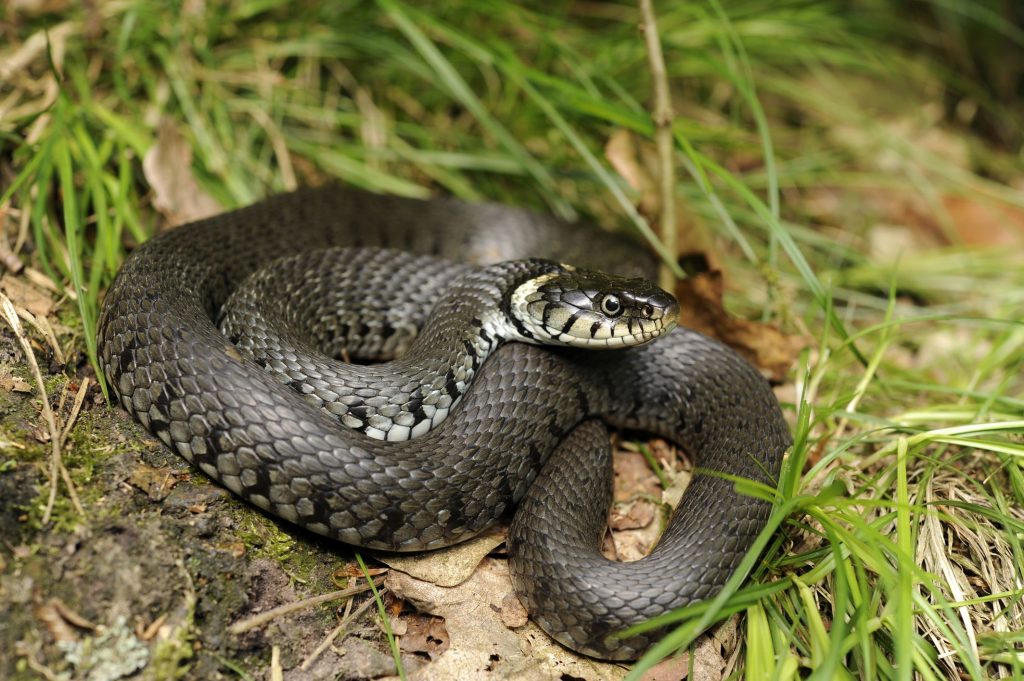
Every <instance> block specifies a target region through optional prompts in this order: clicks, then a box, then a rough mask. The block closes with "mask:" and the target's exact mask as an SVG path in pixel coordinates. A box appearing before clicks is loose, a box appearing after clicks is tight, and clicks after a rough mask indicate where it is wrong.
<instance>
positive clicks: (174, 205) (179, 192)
mask: <svg viewBox="0 0 1024 681" xmlns="http://www.w3.org/2000/svg"><path fill="white" fill-rule="evenodd" d="M142 171H143V174H144V175H145V176H146V181H147V182H149V186H151V187H152V188H153V206H154V207H155V208H156V209H157V210H158V211H160V212H161V213H163V215H164V216H165V217H166V218H167V221H168V223H169V224H172V225H176V224H180V223H183V222H192V221H194V220H200V219H202V218H206V217H210V216H211V215H216V214H217V213H220V212H222V211H223V208H222V207H221V205H220V204H219V203H217V201H216V200H215V199H214V198H213V197H212V196H210V195H209V194H207V193H206V191H205V190H204V189H203V188H202V187H201V186H200V185H199V182H198V181H197V180H196V177H195V174H194V173H193V172H192V148H191V147H190V146H189V144H188V142H187V141H186V140H185V138H184V137H183V136H182V135H181V133H180V132H179V131H178V129H177V127H175V125H174V123H173V122H171V121H170V119H164V120H163V121H161V122H160V125H159V126H158V128H157V140H156V143H155V144H154V145H153V146H152V147H150V148H149V151H147V152H146V156H145V158H143V160H142Z"/></svg>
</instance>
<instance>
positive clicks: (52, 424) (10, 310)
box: [0, 293, 61, 525]
mask: <svg viewBox="0 0 1024 681" xmlns="http://www.w3.org/2000/svg"><path fill="white" fill-rule="evenodd" d="M0 307H2V309H3V316H4V318H5V319H6V320H7V323H8V324H9V325H10V327H11V330H12V331H14V336H15V338H17V339H18V343H19V344H20V345H21V350H22V352H24V353H25V361H26V362H28V365H29V368H30V369H31V370H32V377H33V378H34V379H35V381H36V387H37V388H38V389H39V395H40V397H41V398H42V403H43V405H42V406H43V420H44V421H46V427H47V429H48V430H49V431H50V496H49V498H48V499H47V501H46V510H45V511H44V512H43V524H44V525H45V524H47V523H48V522H50V516H51V515H52V514H53V505H54V503H56V501H57V480H58V478H59V477H60V469H61V451H60V430H59V429H58V428H57V419H56V418H54V415H53V410H52V409H50V399H49V398H48V397H47V396H46V388H45V387H44V386H43V374H42V372H41V371H39V364H38V363H37V362H36V356H35V354H34V353H33V352H32V345H31V344H30V343H29V342H28V336H26V335H25V330H24V328H22V326H21V320H20V319H18V312H17V310H15V308H14V303H12V302H11V299H10V298H8V297H7V296H5V295H4V294H2V293H0Z"/></svg>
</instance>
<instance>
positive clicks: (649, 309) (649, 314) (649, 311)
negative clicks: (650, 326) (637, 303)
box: [643, 305, 654, 319]
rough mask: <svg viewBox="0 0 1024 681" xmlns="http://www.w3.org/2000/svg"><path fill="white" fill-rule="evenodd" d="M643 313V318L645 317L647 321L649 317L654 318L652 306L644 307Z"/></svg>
mask: <svg viewBox="0 0 1024 681" xmlns="http://www.w3.org/2000/svg"><path fill="white" fill-rule="evenodd" d="M643 313H644V317H646V318H647V319H650V318H651V317H653V316H654V306H653V305H644V309H643Z"/></svg>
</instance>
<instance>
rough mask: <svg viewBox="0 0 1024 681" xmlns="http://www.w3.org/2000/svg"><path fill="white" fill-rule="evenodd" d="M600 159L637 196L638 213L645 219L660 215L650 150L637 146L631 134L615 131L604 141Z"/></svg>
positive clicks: (653, 157)
mask: <svg viewBox="0 0 1024 681" xmlns="http://www.w3.org/2000/svg"><path fill="white" fill-rule="evenodd" d="M604 157H605V158H606V159H608V162H609V163H611V164H612V167H613V168H615V172H617V173H618V174H619V175H621V176H622V179H624V180H625V181H626V183H627V184H628V185H629V186H630V187H632V188H633V190H634V191H636V193H637V194H638V196H639V199H638V205H637V208H638V209H639V210H640V213H641V214H642V215H646V216H648V217H650V216H654V215H658V214H659V213H660V212H661V195H660V194H659V192H658V180H657V177H658V157H657V153H656V151H655V149H654V147H653V146H651V145H650V144H647V145H638V144H637V140H636V137H635V136H634V135H633V133H631V132H630V131H629V130H625V129H619V130H616V131H615V132H613V133H612V134H611V136H610V137H609V138H608V142H607V143H606V144H605V146H604Z"/></svg>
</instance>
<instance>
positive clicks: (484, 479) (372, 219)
mask: <svg viewBox="0 0 1024 681" xmlns="http://www.w3.org/2000/svg"><path fill="white" fill-rule="evenodd" d="M333 246H373V247H385V248H387V247H391V248H400V249H403V250H409V251H412V252H415V253H421V254H429V255H437V256H443V257H449V258H457V259H460V260H466V261H469V262H476V263H484V262H495V261H499V260H507V259H512V258H517V257H525V256H545V257H551V258H556V259H558V260H560V261H563V262H571V263H574V264H578V265H583V266H588V267H594V268H597V269H604V270H608V271H616V270H617V271H618V272H619V273H621V274H626V275H635V274H641V273H645V272H649V271H650V270H651V265H652V263H651V261H650V259H649V258H647V257H646V256H645V255H643V254H642V253H641V252H640V251H638V250H637V249H636V248H635V247H632V246H631V245H630V244H629V243H628V242H626V241H624V240H621V239H619V238H617V237H615V236H613V235H609V234H605V233H602V232H598V231H593V230H587V229H585V228H583V227H579V226H576V225H570V224H566V223H562V222H559V221H556V220H553V219H551V218H547V217H544V216H540V215H535V214H532V213H528V212H524V211H519V210H515V209H511V208H507V207H503V206H496V205H472V204H465V203H461V202H458V201H452V200H443V199H441V200H431V201H417V200H411V199H401V198H396V197H385V196H378V195H373V194H367V193H364V192H359V191H353V190H347V189H341V188H338V187H327V188H322V189H313V190H302V191H299V192H294V193H292V194H286V195H281V196H277V197H273V198H271V199H268V200H266V201H263V202H261V203H258V204H255V205H253V206H250V207H248V208H244V209H241V210H238V211H233V212H230V213H225V214H223V215H219V216H216V217H213V218H210V219H208V220H204V221H201V222H198V223H193V224H191V225H186V226H184V227H180V228H178V229H175V230H172V231H170V232H167V233H165V234H163V235H161V236H159V237H156V238H154V239H152V240H151V241H149V242H147V243H146V244H144V245H143V246H141V247H140V248H139V249H137V250H136V251H135V253H133V254H132V256H131V257H130V258H129V259H128V260H127V261H126V262H125V264H124V266H123V267H122V270H121V272H120V273H119V274H118V277H117V279H116V281H115V283H114V285H113V286H112V287H111V289H110V291H109V292H108V294H107V297H106V300H105V301H104V307H103V313H102V316H101V319H100V324H99V346H100V358H101V365H102V368H103V371H104V373H105V375H106V378H107V380H108V382H109V384H110V385H111V386H112V387H113V389H114V392H115V393H116V395H117V396H118V398H119V400H120V403H121V404H122V405H123V406H124V408H125V409H127V410H128V411H129V412H131V413H133V414H134V415H135V416H136V417H137V418H138V419H139V420H140V421H141V422H142V423H143V425H144V426H146V427H147V428H148V429H149V430H150V431H151V432H153V433H154V434H155V435H157V436H158V437H159V438H160V439H162V440H163V441H164V442H166V443H167V444H168V445H169V446H171V447H172V448H174V449H175V450H176V451H177V452H178V453H179V454H181V455H182V456H183V457H185V458H186V459H188V460H189V461H191V462H192V463H193V464H194V465H196V466H198V467H199V468H200V469H201V470H203V471H204V472H206V473H207V474H209V475H210V476H211V477H213V478H215V479H216V480H218V481H219V482H221V484H223V485H224V486H225V487H227V488H228V489H230V490H231V491H233V492H235V493H236V494H238V495H239V496H242V497H243V498H245V499H247V500H248V501H250V502H252V503H253V504H255V505H257V506H259V507H261V508H263V509H266V510H267V511H269V512H271V513H273V514H275V515H277V516H279V517H281V518H283V519H285V520H288V521H291V522H294V523H297V524H299V525H301V526H303V527H305V528H307V529H310V530H312V531H314V532H317V533H320V534H323V535H326V536H329V537H334V538H336V539H339V540H341V541H344V542H348V543H352V544H356V545H360V546H365V547H369V548H376V549H386V550H420V549H429V548H436V547H440V546H446V545H449V544H452V543H455V542H458V541H460V540H463V539H466V538H469V537H471V536H473V535H474V534H476V533H478V532H480V531H481V530H483V529H485V528H486V527H487V526H489V525H491V524H492V523H493V522H495V521H496V520H497V519H498V518H500V517H501V516H502V515H503V514H504V513H505V512H506V511H507V510H508V509H510V508H511V507H513V506H514V505H516V504H517V503H520V502H522V503H523V509H521V510H525V511H526V513H525V514H524V513H522V512H520V513H518V514H517V517H516V521H515V522H514V524H513V528H512V530H511V533H510V539H509V544H510V552H511V553H512V568H513V571H514V580H515V582H516V585H517V590H518V591H519V593H520V595H521V597H522V598H523V599H524V600H525V601H526V603H527V605H528V608H529V609H530V611H531V614H532V616H533V617H534V618H535V619H536V620H537V621H538V622H539V623H540V624H541V625H542V626H543V627H544V628H545V629H546V630H548V631H549V633H551V634H552V635H553V636H555V637H556V638H557V639H558V640H560V641H562V642H563V643H565V644H567V645H569V646H570V647H573V648H576V649H578V650H581V651H582V652H585V653H588V654H592V655H597V656H601V657H611V658H616V659H628V658H631V657H635V656H636V655H637V654H638V653H639V652H642V650H643V649H644V648H645V647H647V646H648V645H649V643H650V641H651V639H650V638H649V637H650V636H654V635H656V634H648V635H639V636H635V637H632V638H629V639H619V638H615V637H614V636H613V634H614V633H615V632H617V631H619V630H621V629H622V628H624V627H627V626H629V625H631V624H635V623H637V622H640V621H643V620H646V619H648V618H650V617H653V616H655V615H658V614H660V613H662V612H664V611H666V610H668V609H672V608H677V607H681V606H683V605H686V604H688V603H690V602H693V601H696V600H701V599H704V598H707V597H709V596H712V595H714V594H715V593H716V592H717V591H718V590H719V589H720V588H721V586H722V585H723V584H724V582H725V581H726V580H727V579H728V577H729V576H730V575H731V573H732V571H733V570H734V569H735V567H736V565H737V563H738V561H739V560H740V559H741V558H742V556H743V554H744V553H745V551H746V549H747V548H748V547H749V545H750V542H751V541H752V539H753V538H754V536H756V534H757V533H758V532H759V531H760V530H761V528H762V527H763V526H764V523H765V521H766V519H767V516H768V512H769V510H770V506H769V504H767V503H766V502H762V501H758V500H756V499H753V498H750V497H746V496H742V495H740V494H738V493H737V492H736V491H735V490H734V488H733V483H732V482H731V481H729V480H726V479H724V478H722V477H719V476H714V475H697V476H695V477H694V479H693V481H692V483H691V485H690V488H689V489H688V490H687V492H686V494H685V495H684V498H683V501H682V503H681V505H680V508H679V509H678V510H677V512H676V513H675V514H674V516H673V518H672V520H671V522H670V524H669V526H668V528H667V530H666V532H665V535H664V537H663V538H662V541H661V542H660V544H659V545H658V547H656V549H655V551H654V552H653V553H652V555H651V556H650V557H648V558H647V559H644V560H643V561H638V562H636V563H629V564H622V563H612V562H609V561H605V560H604V559H602V558H600V555H599V554H598V553H597V549H596V543H597V541H599V539H600V533H601V532H602V531H603V522H604V513H605V510H604V509H603V508H598V506H599V505H600V504H601V503H605V504H606V503H607V500H608V499H607V494H606V493H604V492H607V490H609V489H610V484H611V483H610V467H609V465H608V463H607V460H606V457H607V441H606V439H605V441H604V444H603V447H598V443H599V442H600V441H601V439H602V438H601V434H602V433H603V429H602V428H599V427H598V426H597V424H596V422H595V421H594V420H593V419H595V418H601V419H603V420H604V421H606V422H607V423H609V424H610V425H613V426H617V427H627V428H637V429H641V430H645V431H649V432H652V433H655V434H658V435H661V436H663V437H666V438H668V439H671V440H673V441H675V442H676V443H678V444H680V445H682V446H683V447H685V448H686V449H687V450H688V451H689V452H690V453H691V454H692V455H693V456H695V458H696V459H697V463H698V465H699V466H700V467H701V468H702V469H705V470H708V471H712V472H721V473H726V474H728V475H731V476H739V477H746V478H751V479H753V480H756V481H760V482H764V483H767V484H773V483H774V477H775V476H776V475H777V473H778V470H779V465H780V462H781V457H782V454H783V452H784V450H785V448H786V447H787V446H788V444H789V442H790V439H789V434H788V429H787V428H786V425H785V422H784V420H783V419H782V416H781V413H780V410H779V407H778V404H777V402H776V401H775V398H774V396H773V395H772V392H771V390H770V388H769V387H768V385H767V383H766V382H765V381H764V380H763V378H762V377H761V376H760V375H759V374H758V373H757V372H756V371H755V370H754V369H753V368H752V367H750V366H749V365H748V364H747V363H746V362H745V361H743V360H742V359H741V358H739V357H738V356H736V355H735V354H734V353H733V352H731V351H730V350H728V349H727V348H725V347H724V346H722V345H720V344H718V343H716V342H714V341H712V340H710V339H708V338H705V337H704V336H701V335H699V334H696V333H693V332H690V331H685V330H681V329H677V330H675V331H674V332H672V333H670V334H668V335H666V336H665V337H664V338H662V339H660V340H658V341H657V342H656V343H654V344H652V345H650V346H642V347H637V348H631V349H623V350H617V351H614V352H592V351H585V350H573V349H558V350H554V351H552V350H543V349H540V348H536V347H532V346H529V345H525V344H519V343H514V344H510V345H505V346H502V347H501V348H499V349H498V350H497V351H495V352H494V353H493V354H492V355H491V357H490V358H489V359H488V360H487V361H486V362H485V363H483V365H482V366H481V367H479V369H478V370H477V371H476V376H475V379H474V383H473V387H472V389H471V390H469V391H468V392H467V393H466V394H465V396H464V397H463V398H462V401H461V404H460V406H459V408H458V409H457V410H455V411H453V412H452V414H451V415H450V416H449V417H448V418H447V419H445V420H444V421H443V422H441V423H440V424H439V425H437V427H435V428H433V429H432V430H430V432H428V433H426V434H425V435H423V436H422V437H419V438H416V439H414V440H409V441H401V442H389V441H381V440H375V439H370V438H367V437H365V436H364V435H363V434H360V433H357V432H354V431H352V430H350V429H348V428H345V427H344V426H342V425H340V424H338V423H337V422H335V421H333V420H331V419H329V418H328V417H327V416H326V415H325V414H324V413H323V411H321V410H320V409H318V408H317V407H316V406H314V405H311V404H308V403H307V402H306V401H304V400H303V399H302V398H301V397H299V396H298V395H296V393H295V391H293V390H292V389H291V388H290V387H288V386H287V385H285V384H283V383H282V382H281V381H280V380H279V379H278V378H275V377H274V376H272V375H271V374H269V373H268V372H266V371H264V370H263V369H262V368H261V367H260V366H258V365H257V363H256V362H254V361H253V360H251V359H249V358H246V357H243V355H242V354H241V353H240V352H239V351H238V349H236V348H235V346H233V345H232V344H231V343H230V342H229V341H228V339H227V338H226V337H225V336H223V335H222V334H221V333H220V332H219V331H218V329H217V328H216V326H215V324H214V319H215V317H216V316H217V315H218V314H219V313H220V310H221V307H222V306H223V304H224V303H225V301H226V300H227V299H228V297H229V295H230V294H231V293H232V292H233V291H234V290H235V289H236V288H237V287H238V285H239V283H240V282H241V281H242V280H243V279H245V278H246V277H247V276H249V275H250V274H251V273H253V272H254V271H255V270H257V269H259V268H260V267H262V266H264V265H266V264H267V263H268V262H270V261H272V260H275V259H278V258H281V257H284V256H288V255H292V254H298V253H302V252H305V251H309V250H313V249H320V248H327V247H333ZM392 299H393V298H392ZM428 307H429V306H427V305H425V304H422V303H421V304H418V305H417V304H415V300H413V301H411V303H410V307H409V310H408V314H409V315H410V316H411V317H413V318H416V319H415V320H414V321H415V322H416V323H417V324H418V323H421V322H422V321H423V316H424V315H425V314H426V311H425V310H426V309H427V308H428ZM581 424H582V425H581ZM560 443H561V445H560ZM556 448H557V449H558V451H557V454H555V455H554V456H552V452H554V451H555V450H556ZM594 451H596V452H597V453H596V454H595V453H593V452H594ZM581 457H589V458H581ZM549 459H550V460H549ZM546 462H547V465H545V463H546ZM542 468H543V472H540V471H541V469H542ZM538 472H540V475H539V476H538ZM535 478H536V483H535V482H534V480H535ZM531 485H532V486H531ZM584 485H597V486H598V489H600V490H603V492H602V493H601V494H594V493H592V492H588V491H587V488H585V487H584ZM528 491H529V494H528ZM524 499H525V501H524Z"/></svg>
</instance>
